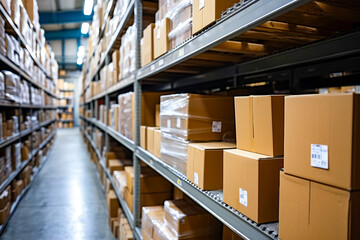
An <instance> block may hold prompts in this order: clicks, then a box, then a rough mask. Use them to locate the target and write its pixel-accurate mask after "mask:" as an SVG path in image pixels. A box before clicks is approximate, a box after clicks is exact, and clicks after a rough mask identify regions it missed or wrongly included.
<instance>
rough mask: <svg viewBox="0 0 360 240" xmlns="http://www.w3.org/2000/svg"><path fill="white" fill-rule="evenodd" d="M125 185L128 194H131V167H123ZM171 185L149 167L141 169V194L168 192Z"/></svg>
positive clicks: (132, 172) (132, 171)
mask: <svg viewBox="0 0 360 240" xmlns="http://www.w3.org/2000/svg"><path fill="white" fill-rule="evenodd" d="M125 172H126V184H127V186H126V187H127V189H128V190H129V191H130V193H131V194H132V193H133V182H134V168H133V167H132V166H128V167H125ZM171 189H172V185H171V183H170V182H169V181H167V180H166V179H165V178H163V177H162V176H160V175H159V174H157V173H156V172H155V171H154V170H152V169H151V168H149V167H142V168H141V175H140V190H141V193H158V192H170V191H171Z"/></svg>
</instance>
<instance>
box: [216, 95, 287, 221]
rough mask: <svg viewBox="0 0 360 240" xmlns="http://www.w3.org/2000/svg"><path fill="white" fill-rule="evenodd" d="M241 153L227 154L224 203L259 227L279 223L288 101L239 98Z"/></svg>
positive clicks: (237, 140)
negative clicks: (286, 102) (259, 224)
mask: <svg viewBox="0 0 360 240" xmlns="http://www.w3.org/2000/svg"><path fill="white" fill-rule="evenodd" d="M235 119H236V145H237V149H234V150H225V151H224V192H223V196H224V198H223V201H224V202H225V203H227V204H229V205H230V206H231V207H233V208H235V209H236V210H238V211H239V212H241V213H243V214H244V215H246V216H247V217H249V218H251V219H252V220H254V221H255V222H257V223H265V222H273V221H277V220H278V208H279V172H280V169H281V168H282V167H283V158H282V155H283V143H284V140H283V138H284V134H283V133H284V124H283V123H284V98H283V96H250V97H236V98H235Z"/></svg>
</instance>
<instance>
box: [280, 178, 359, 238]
mask: <svg viewBox="0 0 360 240" xmlns="http://www.w3.org/2000/svg"><path fill="white" fill-rule="evenodd" d="M279 215H280V216H279V237H280V239H282V240H287V239H291V240H296V239H299V240H300V239H327V240H332V239H333V240H337V239H360V231H359V226H360V191H347V190H343V189H340V188H336V187H332V186H329V185H325V184H321V183H317V182H313V181H309V180H306V179H303V178H298V177H295V176H291V175H288V174H285V173H283V172H281V173H280V211H279Z"/></svg>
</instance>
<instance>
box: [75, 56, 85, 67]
mask: <svg viewBox="0 0 360 240" xmlns="http://www.w3.org/2000/svg"><path fill="white" fill-rule="evenodd" d="M76 63H77V65H81V64H82V63H83V60H82V58H79V57H78V58H77V59H76Z"/></svg>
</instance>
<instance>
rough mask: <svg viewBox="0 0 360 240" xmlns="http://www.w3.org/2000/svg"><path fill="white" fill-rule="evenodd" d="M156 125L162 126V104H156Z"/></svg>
mask: <svg viewBox="0 0 360 240" xmlns="http://www.w3.org/2000/svg"><path fill="white" fill-rule="evenodd" d="M155 126H156V127H160V104H156V105H155Z"/></svg>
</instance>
